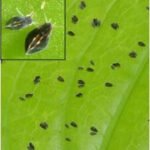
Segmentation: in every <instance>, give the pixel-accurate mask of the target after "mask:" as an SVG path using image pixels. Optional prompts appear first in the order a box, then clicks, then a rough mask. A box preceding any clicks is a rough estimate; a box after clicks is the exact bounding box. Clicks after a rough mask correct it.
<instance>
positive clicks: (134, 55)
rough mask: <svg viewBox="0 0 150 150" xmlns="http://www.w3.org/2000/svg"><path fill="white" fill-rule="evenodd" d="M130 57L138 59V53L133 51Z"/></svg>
mask: <svg viewBox="0 0 150 150" xmlns="http://www.w3.org/2000/svg"><path fill="white" fill-rule="evenodd" d="M129 56H130V57H131V58H136V57H137V53H136V52H135V51H132V52H130V53H129Z"/></svg>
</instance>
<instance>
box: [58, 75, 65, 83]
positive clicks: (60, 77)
mask: <svg viewBox="0 0 150 150" xmlns="http://www.w3.org/2000/svg"><path fill="white" fill-rule="evenodd" d="M57 80H58V81H60V82H64V81H65V80H64V78H63V77H62V76H58V78H57Z"/></svg>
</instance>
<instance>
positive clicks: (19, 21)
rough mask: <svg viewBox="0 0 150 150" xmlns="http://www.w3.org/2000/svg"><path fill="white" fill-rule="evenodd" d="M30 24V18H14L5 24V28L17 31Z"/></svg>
mask: <svg viewBox="0 0 150 150" xmlns="http://www.w3.org/2000/svg"><path fill="white" fill-rule="evenodd" d="M30 24H32V18H31V16H25V17H21V16H15V17H13V18H11V19H9V20H8V21H7V22H6V26H5V27H6V28H7V29H11V30H19V29H22V28H25V27H27V26H29V25H30Z"/></svg>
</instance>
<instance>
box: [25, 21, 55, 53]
mask: <svg viewBox="0 0 150 150" xmlns="http://www.w3.org/2000/svg"><path fill="white" fill-rule="evenodd" d="M51 30H52V25H51V24H50V23H44V24H43V25H41V26H40V27H38V28H35V29H33V30H32V31H31V32H29V34H28V35H27V37H26V40H25V52H26V54H27V55H29V54H33V53H36V52H39V51H41V50H43V49H44V48H45V47H46V46H47V44H48V41H49V36H50V33H51Z"/></svg>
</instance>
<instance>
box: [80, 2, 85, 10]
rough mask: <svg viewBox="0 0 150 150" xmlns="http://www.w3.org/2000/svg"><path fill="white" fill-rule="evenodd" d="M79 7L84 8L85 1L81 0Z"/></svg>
mask: <svg viewBox="0 0 150 150" xmlns="http://www.w3.org/2000/svg"><path fill="white" fill-rule="evenodd" d="M79 7H80V8H81V9H84V8H86V3H85V1H81V2H80V6H79Z"/></svg>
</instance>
